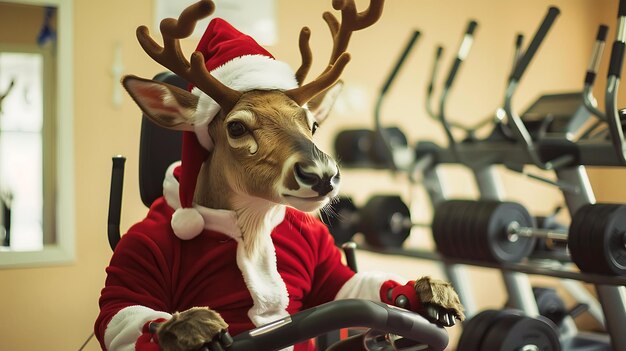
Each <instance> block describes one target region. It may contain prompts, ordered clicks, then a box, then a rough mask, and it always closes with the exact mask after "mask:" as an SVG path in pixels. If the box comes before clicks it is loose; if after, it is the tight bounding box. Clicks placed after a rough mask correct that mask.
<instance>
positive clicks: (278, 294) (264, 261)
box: [237, 233, 289, 327]
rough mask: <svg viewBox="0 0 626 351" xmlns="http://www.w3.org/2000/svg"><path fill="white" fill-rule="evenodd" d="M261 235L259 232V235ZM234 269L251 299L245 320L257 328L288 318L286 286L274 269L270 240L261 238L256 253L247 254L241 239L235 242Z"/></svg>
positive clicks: (274, 259)
mask: <svg viewBox="0 0 626 351" xmlns="http://www.w3.org/2000/svg"><path fill="white" fill-rule="evenodd" d="M260 234H261V235H262V233H260ZM237 242H238V245H237V266H238V267H239V269H240V270H241V273H242V274H243V279H244V281H245V282H246V286H247V287H248V290H249V291H250V295H251V296H252V301H253V306H252V308H251V309H250V310H249V311H248V317H249V318H250V320H251V321H252V323H254V325H256V326H257V327H258V326H261V325H265V324H267V323H269V322H273V321H275V320H278V319H280V318H283V317H286V316H288V315H289V313H287V305H289V294H288V293H287V286H286V285H285V282H284V281H283V279H282V277H281V276H280V274H278V269H277V268H276V252H275V249H274V244H273V242H272V238H271V237H270V236H269V235H263V237H262V239H261V241H260V245H259V247H258V249H259V250H258V251H257V254H256V255H254V256H250V255H248V253H247V251H246V248H245V245H244V244H243V241H242V240H241V239H239V240H237Z"/></svg>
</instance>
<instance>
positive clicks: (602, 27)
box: [596, 24, 609, 42]
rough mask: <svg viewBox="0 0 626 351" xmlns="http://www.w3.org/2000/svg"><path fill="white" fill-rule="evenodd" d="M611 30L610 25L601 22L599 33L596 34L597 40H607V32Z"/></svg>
mask: <svg viewBox="0 0 626 351" xmlns="http://www.w3.org/2000/svg"><path fill="white" fill-rule="evenodd" d="M608 32H609V27H608V26H606V25H604V24H601V25H600V27H598V35H596V41H602V42H604V41H606V34H607V33H608Z"/></svg>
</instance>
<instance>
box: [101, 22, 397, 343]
mask: <svg viewBox="0 0 626 351" xmlns="http://www.w3.org/2000/svg"><path fill="white" fill-rule="evenodd" d="M198 51H201V52H202V53H203V54H204V57H205V58H207V57H208V58H209V59H208V60H207V62H206V66H207V69H208V70H209V71H210V72H211V74H212V75H213V76H214V77H215V78H217V79H218V80H220V81H221V82H222V83H223V84H226V85H227V86H229V87H231V88H233V89H237V90H239V91H247V90H252V89H283V90H286V89H291V88H294V87H296V86H297V85H298V83H297V81H296V80H295V77H294V74H293V71H291V69H290V68H289V67H288V66H287V65H286V64H285V63H282V62H279V61H276V60H274V58H273V57H271V55H270V54H269V53H268V52H267V51H265V50H264V49H263V48H261V47H260V46H259V45H258V44H256V43H255V42H254V41H253V40H252V38H250V37H248V36H245V35H243V34H241V33H239V32H238V31H236V30H235V29H234V28H232V27H231V26H230V25H229V24H228V23H226V22H224V21H223V20H219V19H214V20H213V21H211V23H210V24H209V26H208V28H207V31H206V32H205V34H204V36H203V38H202V39H201V41H200V44H199V45H198ZM192 92H193V93H194V94H197V95H198V96H199V102H198V110H197V111H196V112H197V114H198V115H199V116H202V118H203V120H201V121H197V122H198V123H197V124H196V132H195V133H192V132H185V136H184V137H183V154H182V167H179V168H176V170H177V171H176V172H178V171H180V174H179V173H177V174H176V176H174V169H175V168H174V167H175V166H173V167H170V169H169V170H168V174H167V175H166V179H165V182H164V196H163V197H162V198H160V199H158V200H156V201H155V202H154V203H153V204H152V206H151V208H150V211H149V213H148V215H147V217H146V218H145V219H144V220H143V221H141V222H140V223H138V224H136V225H134V226H132V227H131V228H130V229H129V230H128V232H127V234H125V235H124V236H123V237H122V239H121V240H120V242H119V244H118V245H117V247H116V249H115V252H114V254H113V257H112V259H111V262H110V265H109V267H108V268H107V270H106V271H107V279H106V283H105V287H104V289H103V290H102V294H101V298H100V314H99V316H98V318H97V320H96V324H95V335H96V337H97V338H98V340H99V341H100V344H101V346H102V348H103V349H106V350H135V349H136V350H158V349H159V348H158V344H157V343H155V342H154V340H152V335H151V334H150V333H149V332H148V330H147V323H148V322H150V321H154V320H158V319H165V320H167V319H169V318H170V317H171V314H172V313H174V312H182V311H185V310H187V309H189V308H191V307H199V306H207V307H209V308H211V309H213V310H215V311H217V312H219V313H220V314H221V316H222V317H223V318H224V320H225V321H226V322H227V323H228V324H229V331H230V333H231V334H233V335H236V334H238V333H240V332H242V331H245V330H249V329H251V328H253V327H255V326H261V325H263V324H266V323H269V322H272V321H274V320H277V319H279V318H282V317H284V316H286V315H288V314H291V313H295V312H297V311H300V310H303V309H306V308H309V307H312V306H316V305H319V304H321V303H325V302H328V301H332V300H334V299H342V298H364V299H370V300H376V301H380V300H381V292H383V294H382V296H383V299H384V296H386V294H387V291H388V290H389V289H388V288H389V287H391V286H395V285H397V283H395V282H391V281H390V279H396V280H398V277H392V276H390V275H389V274H382V273H358V274H354V273H353V272H352V271H351V270H350V269H349V268H347V267H346V266H344V265H343V264H342V263H341V254H340V252H339V250H338V249H337V248H336V247H335V246H334V242H333V239H332V237H331V236H330V234H329V232H328V230H327V229H326V227H325V226H324V225H323V224H322V223H321V222H320V221H319V220H317V219H315V218H313V217H311V216H309V215H307V214H304V213H301V212H299V211H297V210H294V209H291V208H286V207H285V206H282V205H277V206H274V208H273V209H272V210H271V211H270V213H268V215H267V216H266V217H265V218H264V223H263V225H262V228H261V230H260V232H258V233H255V235H257V237H258V240H257V245H256V249H255V250H254V251H253V252H248V251H249V250H246V249H245V248H244V245H243V241H242V235H241V232H240V229H239V228H240V227H239V225H238V224H237V215H236V214H235V213H234V212H233V211H226V210H218V209H209V208H204V207H201V206H198V205H195V204H193V203H192V198H193V193H194V187H195V182H196V179H197V174H198V171H199V168H200V166H201V164H202V161H203V160H204V159H205V158H206V157H207V155H208V152H210V150H211V149H212V148H213V141H212V140H211V138H210V137H209V135H208V128H206V126H207V124H208V123H210V122H211V119H212V118H213V116H214V115H215V114H216V113H217V111H219V106H218V105H217V104H216V103H215V101H213V99H211V98H210V97H209V96H207V95H206V94H204V93H202V92H200V91H198V90H197V89H195V88H194V89H193V90H192ZM178 180H180V184H179V181H178ZM198 224H199V227H198ZM309 346H310V345H298V346H296V349H297V350H306V349H307V348H308V347H309Z"/></svg>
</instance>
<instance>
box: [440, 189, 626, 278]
mask: <svg viewBox="0 0 626 351" xmlns="http://www.w3.org/2000/svg"><path fill="white" fill-rule="evenodd" d="M433 237H434V239H435V243H436V244H437V248H438V250H439V251H440V252H441V253H442V254H443V255H445V256H449V257H456V258H462V259H469V260H483V261H485V260H486V261H491V262H518V261H520V260H521V259H523V258H525V257H527V256H528V255H529V254H530V253H531V252H532V250H533V248H534V247H535V241H536V239H537V238H546V239H550V240H553V241H555V242H560V243H564V244H567V246H568V247H569V250H570V255H571V258H572V261H574V263H576V264H577V265H578V268H580V270H581V271H583V272H587V273H597V274H611V275H624V274H626V205H621V204H588V205H585V206H582V207H581V208H580V209H579V210H578V211H577V212H576V214H575V215H574V216H573V218H572V223H571V225H570V228H569V233H568V232H567V231H560V230H549V229H539V228H536V227H535V226H534V219H533V217H532V216H531V215H530V214H529V213H528V211H527V210H526V208H524V207H523V206H522V205H520V204H518V203H514V202H501V201H492V200H481V201H473V200H450V201H446V202H444V203H442V204H440V205H439V206H438V207H437V209H436V212H435V217H434V219H433Z"/></svg>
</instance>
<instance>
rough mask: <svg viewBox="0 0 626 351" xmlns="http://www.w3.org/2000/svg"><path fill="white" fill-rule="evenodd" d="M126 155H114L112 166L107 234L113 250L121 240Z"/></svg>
mask: <svg viewBox="0 0 626 351" xmlns="http://www.w3.org/2000/svg"><path fill="white" fill-rule="evenodd" d="M125 163H126V158H125V157H124V156H119V155H118V156H114V157H113V166H112V168H111V192H110V194H111V195H110V196H109V217H108V220H107V223H108V226H107V236H108V238H109V245H110V246H111V249H112V250H115V246H117V243H118V242H119V241H120V214H121V212H122V190H123V187H124V164H125Z"/></svg>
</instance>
